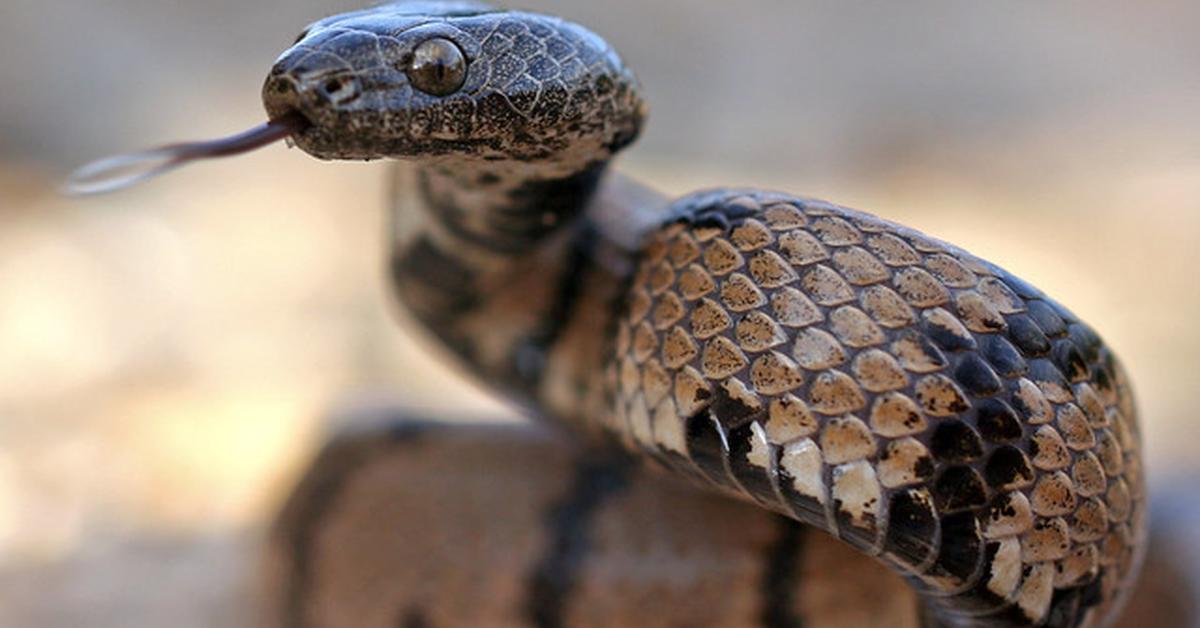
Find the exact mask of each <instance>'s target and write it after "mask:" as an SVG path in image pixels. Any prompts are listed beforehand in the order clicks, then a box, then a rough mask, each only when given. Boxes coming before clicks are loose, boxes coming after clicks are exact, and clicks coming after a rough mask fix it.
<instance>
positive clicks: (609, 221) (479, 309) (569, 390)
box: [390, 160, 666, 426]
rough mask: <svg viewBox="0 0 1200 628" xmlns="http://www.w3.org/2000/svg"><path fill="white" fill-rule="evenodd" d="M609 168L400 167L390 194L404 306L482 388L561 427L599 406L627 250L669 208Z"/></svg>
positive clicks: (628, 265) (397, 282)
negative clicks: (494, 392) (503, 392)
mask: <svg viewBox="0 0 1200 628" xmlns="http://www.w3.org/2000/svg"><path fill="white" fill-rule="evenodd" d="M608 165H609V162H608V161H607V160H601V161H589V162H585V163H578V164H575V165H573V166H568V165H564V164H561V163H557V164H528V163H511V162H472V163H466V164H464V163H452V162H447V163H437V164H425V165H421V166H419V167H417V168H407V167H405V166H401V167H400V168H399V169H398V170H397V175H396V177H397V178H396V182H397V184H396V186H395V190H396V191H395V192H394V193H393V202H392V213H391V218H392V221H391V222H392V230H391V231H392V235H391V239H392V241H391V243H390V250H391V283H392V288H393V290H394V293H395V294H396V296H397V299H398V301H399V303H400V305H401V307H402V309H403V310H405V311H406V312H407V313H408V314H409V315H410V316H411V317H413V318H415V319H416V321H417V322H418V323H419V324H420V326H421V327H423V328H424V329H425V330H426V331H428V332H430V333H431V334H432V335H433V336H434V337H435V338H436V339H437V340H438V341H439V344H440V345H442V346H444V347H446V348H448V349H449V351H450V352H451V353H452V354H453V356H454V357H455V358H457V361H458V362H459V363H460V364H461V365H463V366H465V368H466V370H467V371H469V372H470V373H472V374H473V375H474V376H475V378H476V379H477V380H481V381H482V382H483V383H485V385H486V386H487V387H489V388H492V389H497V390H503V391H505V393H506V394H507V395H508V396H509V397H510V398H511V399H512V400H514V401H516V402H517V403H518V404H520V405H522V406H524V407H525V409H526V410H527V411H528V412H529V413H531V414H534V413H536V414H539V415H543V416H546V417H547V418H553V419H555V420H556V421H558V422H563V423H566V424H568V425H572V424H573V425H577V426H582V425H585V424H587V423H589V421H588V417H589V416H594V414H595V413H596V412H599V408H600V407H602V406H601V404H602V403H603V399H602V398H601V396H602V391H601V386H600V381H599V380H600V376H599V375H598V374H600V373H602V372H603V368H602V365H603V360H604V358H605V355H606V351H607V350H608V349H609V347H608V342H609V341H608V339H609V338H610V337H611V335H612V334H611V330H612V328H613V327H614V325H613V322H612V321H613V319H614V316H615V311H616V308H617V307H618V306H619V304H620V302H621V298H622V295H623V288H624V286H625V285H626V283H627V281H628V279H629V277H630V276H631V274H632V272H633V268H634V253H635V250H636V244H637V243H638V242H639V241H640V239H641V235H642V234H643V233H644V232H645V231H646V229H647V228H648V227H649V225H651V224H652V223H653V221H654V220H655V218H656V217H657V216H659V215H661V212H660V211H659V210H660V208H665V206H666V203H665V200H664V199H662V198H661V197H659V196H658V195H657V194H655V193H653V192H650V191H649V190H647V189H646V188H644V187H642V186H640V185H639V184H637V183H635V182H633V181H631V180H630V179H628V178H626V177H624V176H621V175H619V174H616V173H613V172H610V169H609V168H608ZM414 192H415V193H414Z"/></svg>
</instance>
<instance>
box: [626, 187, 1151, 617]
mask: <svg viewBox="0 0 1200 628" xmlns="http://www.w3.org/2000/svg"><path fill="white" fill-rule="evenodd" d="M615 351H616V355H615V356H614V357H613V359H612V360H611V361H610V367H609V373H608V377H607V381H608V382H610V388H611V389H610V400H611V404H612V412H611V413H610V415H609V417H608V420H609V421H610V425H611V428H612V429H613V430H614V431H615V432H617V433H618V434H621V435H623V437H624V438H625V440H626V441H627V444H628V445H629V446H631V447H634V448H637V449H641V450H644V451H646V452H648V453H650V454H651V455H652V456H653V457H655V458H656V459H658V460H661V461H662V462H663V463H665V464H666V465H668V466H670V467H674V468H678V469H683V470H685V471H687V472H690V473H692V474H694V475H696V476H698V477H700V478H703V479H705V480H707V481H709V482H712V483H714V484H716V485H717V486H719V487H721V488H723V489H725V490H726V491H730V492H734V493H737V494H740V495H743V496H745V497H749V498H750V499H752V500H754V501H756V502H758V503H760V504H762V505H764V506H766V507H768V508H771V509H774V510H777V511H780V512H784V513H788V514H791V515H793V516H795V517H797V518H799V519H801V520H802V521H804V522H806V523H809V524H812V525H815V526H817V527H820V528H823V529H825V530H828V531H830V532H832V533H834V534H836V535H838V536H840V537H841V538H842V539H844V540H846V541H848V542H849V543H851V544H852V545H854V546H856V547H858V548H859V549H861V550H864V551H865V552H867V553H869V554H872V555H876V556H878V557H879V558H880V559H882V560H883V561H885V562H887V563H889V564H890V565H892V566H893V567H895V568H897V569H898V570H900V571H901V573H906V574H909V576H910V580H911V581H913V582H915V583H916V584H917V586H918V588H921V589H924V590H925V591H926V592H929V593H931V594H932V596H931V598H930V599H933V600H935V601H934V602H933V603H934V604H935V605H940V606H941V608H939V609H938V612H939V613H941V614H942V615H943V616H944V617H952V618H956V620H959V621H962V622H964V623H972V622H977V621H978V622H983V621H991V622H1009V623H1022V622H1034V623H1042V624H1045V625H1086V624H1088V623H1089V621H1090V620H1092V619H1095V618H1097V617H1101V616H1103V613H1104V612H1105V609H1104V608H1103V607H1104V606H1105V605H1108V604H1114V603H1115V602H1114V600H1116V599H1118V598H1119V594H1120V591H1121V590H1122V588H1123V587H1127V586H1128V583H1126V582H1123V581H1122V580H1121V576H1120V575H1119V574H1128V573H1133V572H1134V571H1136V570H1135V569H1132V568H1131V564H1132V562H1133V561H1136V560H1138V556H1137V549H1136V548H1137V547H1139V546H1140V539H1142V538H1143V537H1144V535H1145V523H1144V517H1145V514H1144V513H1145V502H1144V497H1143V478H1142V474H1141V467H1140V463H1139V460H1140V458H1139V455H1138V449H1139V447H1140V443H1139V435H1138V428H1137V421H1136V412H1135V409H1134V405H1133V400H1132V395H1131V392H1130V390H1129V385H1128V382H1127V380H1126V377H1125V374H1124V372H1123V371H1122V369H1121V366H1120V364H1119V362H1118V361H1117V360H1116V358H1115V357H1114V356H1113V354H1112V352H1111V351H1110V349H1109V348H1108V347H1107V346H1105V345H1104V343H1103V342H1102V341H1101V340H1100V339H1099V337H1098V336H1097V335H1096V334H1095V332H1093V331H1092V330H1091V328H1089V327H1088V326H1087V325H1086V324H1084V323H1083V322H1081V321H1080V320H1079V319H1078V318H1077V317H1075V316H1074V315H1073V314H1071V313H1070V312H1069V311H1067V310H1066V309H1064V308H1063V307H1061V306H1060V305H1058V304H1057V303H1055V302H1054V301H1052V300H1050V299H1049V298H1047V297H1046V296H1045V295H1044V294H1042V293H1041V292H1040V291H1038V290H1037V289H1036V288H1033V287H1032V286H1030V285H1029V284H1027V283H1025V282H1024V281H1021V280H1020V279H1017V278H1016V277H1014V276H1012V275H1010V274H1009V273H1007V272H1005V271H1003V270H1002V269H1000V268H999V267H997V266H995V265H993V264H991V263H988V262H985V261H983V260H980V259H978V258H976V257H974V256H972V255H970V254H968V253H966V252H964V251H962V250H960V249H958V248H956V247H953V246H951V245H948V244H945V243H943V242H940V241H938V240H935V239H932V238H929V237H927V236H924V235H922V234H920V233H918V232H916V231H913V230H911V229H908V228H905V227H901V226H898V225H895V224H892V223H889V222H886V221H883V220H880V219H878V218H875V217H873V216H870V215H867V214H864V213H860V212H856V211H852V210H847V209H844V208H840V207H837V206H834V205H831V204H828V203H824V202H818V201H811V200H802V199H797V198H794V197H790V196H785V195H777V194H767V193H761V192H740V191H727V190H721V191H714V192H707V193H701V194H698V195H693V196H691V197H687V198H685V199H683V200H681V201H679V202H677V203H676V204H675V206H674V209H673V218H672V219H671V220H670V221H668V222H667V224H666V225H665V226H664V227H662V228H661V229H659V230H657V231H656V232H654V233H653V234H652V235H651V236H650V237H649V238H648V239H647V241H646V244H645V247H644V249H643V253H642V256H641V259H640V261H639V264H638V269H637V272H636V274H635V277H634V279H633V281H632V284H631V286H630V289H629V298H628V306H627V307H626V309H625V310H624V313H623V315H622V316H621V318H620V320H619V323H618V325H617V331H616V338H615Z"/></svg>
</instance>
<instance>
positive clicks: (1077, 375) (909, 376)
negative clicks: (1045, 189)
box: [263, 2, 1146, 626]
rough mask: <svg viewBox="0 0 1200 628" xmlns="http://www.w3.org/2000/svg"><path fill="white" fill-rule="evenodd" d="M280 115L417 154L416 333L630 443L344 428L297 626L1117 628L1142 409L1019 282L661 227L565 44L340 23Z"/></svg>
mask: <svg viewBox="0 0 1200 628" xmlns="http://www.w3.org/2000/svg"><path fill="white" fill-rule="evenodd" d="M263 98H264V102H265V106H266V109H267V111H268V113H269V114H270V116H271V117H272V118H273V119H281V118H286V117H289V116H290V117H292V118H295V117H296V116H297V115H299V116H302V117H303V119H304V124H303V125H302V127H303V128H301V129H300V130H298V131H297V132H295V133H293V134H292V139H293V141H294V142H295V144H296V145H297V146H299V147H300V148H301V149H303V150H304V151H306V152H308V153H311V154H312V155H314V156H317V157H319V158H322V159H373V158H396V159H405V160H410V161H415V162H416V168H415V172H416V184H415V188H416V197H417V198H416V201H415V202H414V203H406V202H404V201H402V200H401V197H402V196H403V195H401V194H397V201H396V203H395V206H394V208H393V210H392V228H391V234H390V243H391V251H392V253H391V265H390V268H391V280H392V285H393V287H394V289H395V292H396V294H397V295H398V297H399V301H400V302H401V304H402V305H403V307H404V308H405V309H406V310H407V311H408V312H409V313H410V314H411V315H412V316H413V317H414V318H415V319H417V320H418V321H419V322H420V323H421V324H422V325H423V327H424V328H425V329H427V330H428V331H429V332H431V333H432V335H433V336H435V337H436V338H437V339H438V340H439V341H440V343H441V344H442V345H444V346H445V347H446V348H448V349H449V351H450V352H451V353H452V354H453V355H454V356H456V358H457V359H458V361H459V362H461V363H462V364H463V365H465V367H466V368H467V370H469V371H470V372H471V373H473V374H474V376H475V377H476V378H478V379H480V380H482V381H484V382H486V384H487V385H488V386H491V387H493V388H495V389H497V390H500V391H502V392H503V393H504V394H506V395H508V396H509V397H510V398H511V399H513V400H514V401H516V402H517V403H520V404H522V405H523V406H524V407H525V408H526V409H527V410H528V412H529V413H530V414H531V415H535V416H537V417H539V418H543V419H547V420H550V421H553V422H556V423H558V424H561V425H566V426H569V428H570V429H571V431H573V432H575V433H577V434H583V435H586V438H585V440H586V439H590V442H592V443H605V442H608V443H610V444H612V443H616V444H619V445H620V449H622V450H623V451H625V452H626V453H625V454H616V453H611V452H609V453H603V454H601V453H596V452H599V451H604V450H603V449H602V448H601V446H599V445H593V448H592V449H590V450H589V451H590V452H591V453H587V452H585V453H581V454H579V456H580V457H579V458H578V460H579V462H572V461H571V460H572V458H571V456H569V455H568V454H566V453H564V452H566V451H569V448H568V447H567V446H563V445H561V444H559V443H557V441H554V440H552V439H550V438H549V437H545V436H534V435H531V434H530V433H528V431H527V430H521V429H517V430H505V429H498V428H490V429H483V428H479V429H475V430H472V429H470V428H435V427H429V426H422V425H421V424H417V423H407V424H402V425H401V427H400V428H397V429H398V432H397V431H393V433H392V436H388V435H386V434H378V433H375V434H369V435H367V436H363V435H358V436H352V437H348V438H347V439H344V440H342V441H340V442H339V444H335V445H333V446H331V447H330V449H329V450H328V451H327V452H326V454H325V455H324V456H323V458H322V460H321V462H320V463H319V464H318V465H317V466H316V467H315V468H314V470H313V471H312V472H310V475H309V477H308V478H307V479H306V480H305V482H304V484H303V485H302V486H301V488H300V489H299V490H298V492H297V494H296V495H295V497H294V498H293V500H292V502H291V504H290V505H289V507H288V509H287V511H286V512H285V514H284V516H283V517H282V519H281V523H280V527H279V530H280V532H279V536H278V537H277V539H276V540H277V543H276V557H275V558H276V560H275V561H274V571H273V573H274V574H275V581H274V582H275V589H274V590H275V592H276V595H275V597H273V598H272V599H274V600H276V602H277V603H278V608H277V609H276V610H277V611H278V613H279V616H278V620H279V621H280V623H283V624H286V625H374V624H376V623H378V624H380V625H383V624H387V625H395V624H396V623H397V622H399V623H400V624H401V625H414V626H416V625H448V624H449V625H454V624H456V625H491V624H510V623H532V624H536V625H560V624H562V625H613V624H628V625H744V624H754V623H760V624H764V625H796V624H797V623H798V622H801V621H804V622H808V623H810V624H814V625H822V624H825V625H831V624H837V623H839V622H841V623H843V624H845V625H862V624H865V623H876V624H880V625H904V624H913V623H916V622H923V623H925V624H937V625H974V624H988V625H993V624H994V625H1008V624H1012V625H1019V624H1038V625H1053V626H1074V625H1104V624H1107V623H1111V622H1112V621H1113V619H1114V618H1115V617H1116V614H1117V613H1118V611H1119V610H1120V608H1121V605H1122V601H1123V599H1124V597H1125V594H1126V592H1127V591H1128V590H1129V589H1130V587H1131V583H1132V581H1133V579H1134V577H1135V575H1136V574H1137V572H1138V568H1139V564H1140V556H1141V554H1142V552H1143V548H1144V546H1145V530H1146V522H1145V518H1146V517H1145V513H1146V509H1145V499H1144V496H1143V478H1142V471H1141V460H1140V455H1139V435H1138V427H1137V418H1136V411H1135V408H1134V405H1133V401H1132V397H1131V393H1130V389H1129V383H1128V381H1127V379H1126V376H1125V374H1124V372H1123V371H1122V369H1121V365H1120V363H1119V362H1118V361H1117V359H1116V358H1115V356H1114V355H1113V353H1112V351H1111V350H1110V349H1109V348H1108V347H1107V346H1106V345H1105V344H1104V343H1103V342H1102V341H1101V340H1100V338H1099V336H1097V335H1096V333H1095V332H1093V331H1092V329H1091V328H1090V327H1088V326H1087V325H1086V324H1085V323H1083V322H1082V321H1081V320H1080V319H1079V318H1078V317H1076V316H1075V315H1074V314H1072V313H1071V312H1069V311H1068V310H1066V309H1065V308H1063V307H1062V306H1060V305H1059V304H1058V303H1056V302H1055V301H1054V300H1052V299H1050V298H1048V297H1047V296H1046V295H1044V294H1043V293H1042V292H1040V291H1038V290H1037V289H1036V288H1034V287H1032V286H1031V285H1029V284H1028V283H1026V282H1024V281H1022V280H1020V279H1018V278H1016V277H1014V276H1012V275H1011V274H1009V273H1007V272H1005V271H1004V270H1003V269H1001V268H1000V267H998V266H996V265H994V264H992V263H989V262H987V261H984V260H981V259H979V258H977V257H975V256H973V255H971V254H969V253H967V252H965V251H963V250H961V249H959V248H957V247H954V246H952V245H949V244H946V243H944V242H941V241H938V240H935V239H933V238H929V237H927V236H924V235H922V234H920V233H918V232H917V231H914V230H912V229H908V228H905V227H902V226H899V225H896V224H893V223H890V222H887V221H885V220H881V219H879V218H876V217H874V216H871V215H868V214H865V213H861V212H857V211H852V210H849V209H845V208H842V207H839V206H836V205H833V204H830V203H826V202H822V201H815V200H809V199H803V198H797V197H794V196H789V195H786V194H777V193H769V192H763V191H755V190H726V189H720V190H713V191H708V192H703V193H699V194H694V195H691V196H688V197H686V198H683V199H681V200H678V201H674V202H667V201H665V200H663V199H662V198H660V197H658V196H657V195H655V194H654V193H652V192H649V191H647V190H645V189H644V188H641V187H640V186H637V185H636V184H634V183H632V182H631V181H629V180H627V179H625V178H623V177H621V176H620V175H617V174H615V173H611V172H609V171H608V168H607V166H608V164H609V162H610V160H611V158H612V156H613V155H614V154H615V153H616V152H617V151H619V150H620V149H621V148H623V147H625V146H626V145H628V144H629V143H630V142H632V141H633V139H634V138H635V137H636V136H637V134H638V132H639V130H640V127H641V124H642V121H643V118H644V116H645V107H644V105H643V102H642V100H641V97H640V94H639V89H638V85H637V82H636V80H635V79H634V77H633V75H632V74H631V72H630V71H629V70H628V69H627V68H626V67H625V66H624V65H623V63H622V62H621V60H620V59H619V57H618V56H617V55H616V53H615V52H614V51H613V50H612V49H611V48H610V47H609V46H608V45H607V44H606V43H605V42H604V41H603V40H602V39H600V38H599V37H597V36H596V35H594V34H592V33H590V32H589V31H587V30H585V29H584V28H582V27H580V26H577V25H574V24H571V23H568V22H565V21H562V20H559V19H556V18H551V17H546V16H542V15H536V14H530V13H521V12H508V11H499V10H495V9H491V8H489V7H486V6H482V5H477V4H474V3H461V2H459V3H418V2H407V3H399V4H389V5H384V6H380V7H377V8H372V9H367V10H364V11H359V12H356V13H349V14H345V15H340V16H336V17H332V18H329V19H326V20H322V21H320V22H317V23H315V24H314V25H312V26H311V27H310V28H309V29H308V30H306V31H305V33H303V34H302V35H301V37H300V38H299V39H298V40H297V42H296V43H295V44H294V45H293V46H292V47H291V48H289V49H288V50H287V51H286V52H284V53H283V55H282V56H281V57H280V58H279V60H278V61H277V63H276V64H275V66H274V67H273V68H272V70H271V72H270V75H269V77H268V79H267V81H266V84H265V86H264V89H263ZM398 187H401V186H398ZM403 187H405V189H407V188H408V187H411V186H403ZM396 434H403V435H406V436H403V437H401V436H396ZM414 443H419V446H418V444H414ZM637 461H653V463H654V464H653V466H655V467H661V468H663V469H666V470H668V471H669V472H670V473H672V474H675V475H682V476H685V477H690V478H692V479H695V480H698V481H699V482H700V483H702V484H705V485H709V486H711V487H715V488H716V489H718V490H719V491H721V492H723V493H726V494H730V495H734V496H736V497H739V498H741V499H742V500H743V501H748V502H753V503H755V504H757V505H758V506H761V507H762V508H763V509H766V511H771V512H774V513H779V514H782V515H784V516H785V517H788V518H790V519H793V520H796V521H799V522H802V523H803V524H807V526H809V527H811V529H817V530H823V531H825V532H828V533H829V534H831V535H833V536H835V537H837V538H838V539H841V540H842V541H844V542H845V543H847V544H849V545H850V546H852V547H854V548H856V549H857V550H859V551H860V552H861V553H862V554H864V555H866V556H869V557H873V558H874V559H877V561H878V562H881V563H882V564H884V565H886V566H888V567H890V568H891V570H893V571H894V572H895V573H896V574H898V575H899V576H900V577H902V578H903V580H905V581H907V583H908V584H909V586H911V588H912V590H914V591H915V592H916V593H917V594H918V595H919V599H920V602H919V604H913V602H912V600H913V598H912V597H911V594H910V593H906V592H905V590H904V588H903V586H902V585H900V584H899V581H898V580H896V579H895V578H894V576H891V575H888V574H887V572H886V571H884V570H879V569H876V570H875V571H874V572H871V571H869V570H867V571H862V572H859V571H857V570H858V569H859V568H860V567H859V566H860V565H865V564H867V563H868V562H869V561H866V560H864V559H861V558H855V557H849V555H848V554H847V553H846V551H845V550H844V549H843V548H842V546H841V545H837V544H833V543H831V542H828V541H824V540H820V539H819V538H818V537H814V536H813V533H812V532H809V531H808V530H809V528H805V527H801V526H797V525H795V524H792V523H781V521H782V520H780V519H775V518H773V517H772V516H768V515H767V514H766V513H765V512H763V511H756V510H753V509H749V508H746V507H743V506H737V505H734V504H733V503H731V502H726V501H722V500H714V499H712V498H710V497H705V496H699V495H695V494H693V493H692V492H690V491H689V490H684V489H680V488H675V487H672V486H671V485H670V484H668V483H664V482H665V481H664V480H638V481H637V482H635V481H634V480H635V479H636V478H641V477H642V476H644V475H645V474H646V472H644V471H641V470H639V467H638V462H637ZM364 477H368V478H374V479H370V480H369V479H362V478H364ZM389 483H391V484H389ZM470 518H474V520H470ZM622 544H624V545H622ZM801 546H803V547H804V548H806V549H805V550H804V551H803V552H800V551H799V549H798V548H800V547H801ZM389 556H391V557H390V558H389ZM818 556H824V557H825V559H827V560H831V561H833V563H832V564H826V565H824V566H820V567H812V566H810V562H809V561H810V559H813V558H814V557H818ZM851 566H852V567H853V569H851V568H850V567H851ZM864 569H866V568H864ZM819 572H824V574H825V575H824V577H823V578H822V576H821V575H820V573H819ZM639 583H640V584H641V585H642V590H643V592H644V593H642V594H639V593H637V587H636V586H634V585H635V584H639ZM843 590H844V591H843ZM821 600H825V601H824V602H822V601H821Z"/></svg>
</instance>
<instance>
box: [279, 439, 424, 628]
mask: <svg viewBox="0 0 1200 628" xmlns="http://www.w3.org/2000/svg"><path fill="white" fill-rule="evenodd" d="M433 427H434V424H432V423H429V422H424V421H416V420H407V419H402V420H397V421H395V422H394V423H393V424H392V425H390V426H389V429H387V431H386V432H384V435H385V436H386V438H385V439H379V438H366V439H362V438H356V437H354V436H348V437H344V438H341V439H335V440H334V441H333V442H331V443H330V444H328V445H326V446H325V447H324V448H323V449H322V450H321V452H320V453H319V454H318V455H317V460H316V462H314V463H313V465H312V466H311V467H310V470H309V472H308V475H307V476H306V477H305V478H304V479H303V480H302V481H301V482H300V485H299V486H298V487H297V488H296V491H295V492H294V493H293V494H292V496H291V497H290V498H289V499H288V503H287V504H286V505H285V506H284V508H283V512H282V513H281V515H280V517H279V522H278V523H277V530H276V534H278V535H279V536H280V537H282V542H283V543H284V544H285V545H286V546H287V547H288V551H287V553H286V556H288V557H290V560H291V565H290V566H291V568H290V569H288V570H287V572H286V573H285V575H284V576H283V579H284V582H283V591H284V593H283V610H282V616H283V625H285V626H291V627H293V628H302V627H303V626H306V625H307V624H308V617H307V614H306V613H305V611H306V608H305V604H306V602H307V601H308V599H309V591H310V589H311V587H312V582H313V579H314V577H315V575H316V574H315V573H314V571H313V563H314V559H313V556H312V553H313V551H314V550H315V549H316V548H315V547H314V540H315V537H316V533H317V531H318V530H320V529H321V524H322V523H323V522H324V518H325V516H326V515H327V514H328V513H329V512H331V511H332V510H333V506H334V504H335V503H336V501H337V498H338V495H340V494H341V492H342V489H343V488H344V487H345V484H346V482H347V481H348V480H349V479H350V478H351V477H353V476H354V475H355V473H356V472H357V471H358V470H359V469H361V468H362V467H364V466H365V465H366V464H367V463H369V462H370V461H371V460H372V459H373V458H374V457H375V456H376V455H378V454H380V453H382V452H383V451H386V450H387V449H388V448H389V447H390V446H392V445H394V444H396V443H401V442H409V441H412V440H414V439H416V438H418V437H419V436H420V435H421V434H422V433H424V432H425V431H426V430H428V429H431V428H433Z"/></svg>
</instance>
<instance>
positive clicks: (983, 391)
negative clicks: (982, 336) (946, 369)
mask: <svg viewBox="0 0 1200 628" xmlns="http://www.w3.org/2000/svg"><path fill="white" fill-rule="evenodd" d="M954 379H955V380H957V381H958V384H959V385H960V386H962V387H963V388H964V389H965V390H966V391H967V392H968V393H971V394H972V395H975V396H976V397H990V396H992V395H995V394H996V393H999V392H1000V391H1001V390H1002V389H1003V385H1002V383H1001V382H1000V377H999V376H998V375H996V373H995V372H994V371H992V367H990V366H988V365H987V362H984V361H983V358H981V357H979V354H978V353H968V354H966V355H964V356H963V357H962V359H961V360H959V362H958V368H956V369H954Z"/></svg>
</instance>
